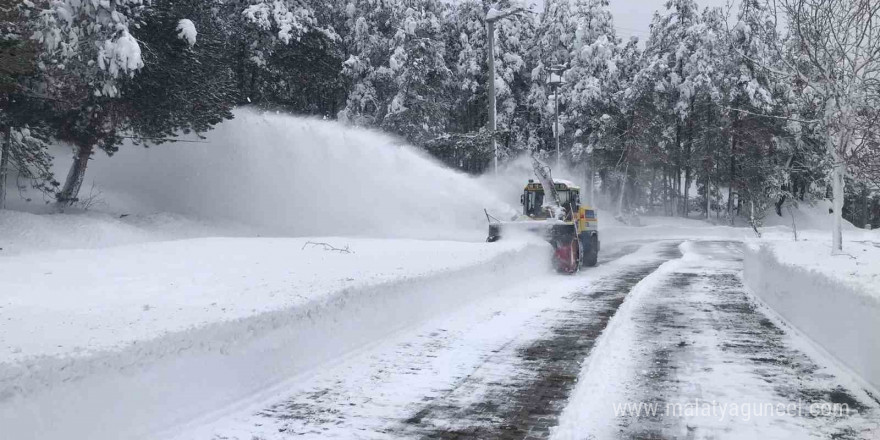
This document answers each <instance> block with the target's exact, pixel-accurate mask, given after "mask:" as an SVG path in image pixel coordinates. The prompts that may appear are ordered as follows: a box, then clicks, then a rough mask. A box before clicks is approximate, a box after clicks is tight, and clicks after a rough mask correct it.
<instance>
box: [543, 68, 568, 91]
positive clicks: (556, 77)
mask: <svg viewBox="0 0 880 440" xmlns="http://www.w3.org/2000/svg"><path fill="white" fill-rule="evenodd" d="M564 72H565V65H563V64H554V65H552V66H550V77H549V78H547V84H548V85H550V86H551V87H559V86H561V85H563V84H565V78H563V77H562V74H563V73H564Z"/></svg>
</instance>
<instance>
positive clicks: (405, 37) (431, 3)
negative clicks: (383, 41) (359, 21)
mask: <svg viewBox="0 0 880 440" xmlns="http://www.w3.org/2000/svg"><path fill="white" fill-rule="evenodd" d="M399 6H400V8H399V10H398V11H397V12H398V14H397V17H396V18H395V21H396V22H397V23H399V26H400V27H399V28H398V29H397V32H396V33H395V35H394V38H393V40H392V44H393V50H392V53H391V58H390V59H389V60H388V67H389V69H390V73H391V75H392V77H393V78H394V88H395V92H396V93H395V94H394V97H393V98H392V99H391V102H390V103H389V105H388V110H387V113H386V114H385V116H384V117H383V119H382V123H381V126H382V128H384V129H386V130H388V131H391V132H394V133H398V134H401V135H403V136H406V138H407V139H409V140H411V141H413V142H415V143H417V144H420V143H422V142H425V141H427V140H429V139H431V138H434V137H437V136H440V135H441V134H443V133H444V132H445V131H446V127H447V122H446V118H447V114H446V110H447V108H448V100H449V96H450V93H449V88H450V87H451V82H450V81H451V71H450V69H449V68H448V67H447V66H446V60H445V58H444V57H445V54H446V46H445V41H444V38H443V36H442V34H441V31H442V27H441V20H442V19H443V15H444V8H445V4H444V3H441V2H439V1H437V0H403V1H402V2H401V3H400V4H399Z"/></svg>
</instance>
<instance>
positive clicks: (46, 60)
mask: <svg viewBox="0 0 880 440" xmlns="http://www.w3.org/2000/svg"><path fill="white" fill-rule="evenodd" d="M25 4H26V5H27V6H28V10H27V12H26V13H27V19H28V23H29V25H31V27H32V38H33V39H34V40H35V41H37V42H38V43H39V47H40V50H39V52H38V55H37V57H38V66H40V69H41V71H42V72H41V74H42V76H41V80H42V85H41V87H40V92H41V94H42V95H44V96H45V98H46V99H49V100H52V101H53V102H54V103H55V104H56V111H57V112H58V114H59V115H60V116H59V118H58V121H57V123H56V124H55V127H56V129H55V130H54V131H55V133H54V136H55V137H57V138H59V139H61V140H64V141H68V142H70V143H71V144H73V145H74V146H75V149H76V151H75V153H74V161H73V164H72V166H71V168H70V172H69V173H68V175H67V179H66V180H65V183H64V186H63V188H62V189H61V192H60V193H59V194H58V199H59V201H61V202H63V203H69V202H72V201H75V200H76V197H77V194H78V193H79V189H80V186H81V185H82V181H83V177H84V175H85V171H86V167H87V166H88V161H89V159H90V158H91V156H92V153H93V152H94V149H95V148H96V147H99V148H102V149H105V150H107V151H112V150H113V149H114V148H115V146H116V145H117V144H118V143H119V142H120V140H121V138H120V135H119V132H118V131H119V128H120V127H119V126H118V124H117V121H119V118H118V117H116V114H115V110H116V109H115V104H114V101H115V99H116V98H118V97H119V81H120V80H121V79H122V78H124V77H132V76H134V75H135V74H136V72H137V71H138V70H139V69H141V68H142V67H143V65H144V63H143V58H142V52H141V47H140V44H139V43H138V41H137V40H136V39H135V38H134V37H133V36H132V35H131V33H130V28H131V27H132V26H136V25H137V24H138V23H139V21H140V18H141V16H142V14H143V12H144V11H145V8H146V5H145V3H144V2H143V0H115V1H112V2H107V1H103V2H91V1H80V0H58V1H53V2H51V3H48V4H47V3H37V4H35V3H31V2H25Z"/></svg>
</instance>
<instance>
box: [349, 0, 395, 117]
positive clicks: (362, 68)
mask: <svg viewBox="0 0 880 440" xmlns="http://www.w3.org/2000/svg"><path fill="white" fill-rule="evenodd" d="M398 8H399V6H398V1H397V0H349V2H348V4H347V5H346V10H345V14H346V20H345V28H346V35H345V45H346V51H347V53H348V55H347V58H346V60H345V62H344V63H343V75H345V77H346V78H347V79H348V81H349V82H350V83H351V86H350V88H349V92H348V98H347V102H346V105H345V108H343V109H342V111H340V112H339V115H338V117H339V119H340V120H341V121H343V122H347V123H350V124H354V125H366V126H371V125H376V124H379V123H381V121H382V118H383V117H384V116H385V113H386V111H387V103H388V101H389V99H390V98H389V97H391V96H394V89H393V87H394V84H393V82H394V81H393V77H392V75H391V69H390V67H389V66H388V62H389V59H390V58H391V49H392V45H393V43H392V41H393V38H394V36H395V34H397V25H398V23H395V22H394V18H395V11H396V10H398Z"/></svg>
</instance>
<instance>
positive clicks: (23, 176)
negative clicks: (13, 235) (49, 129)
mask: <svg viewBox="0 0 880 440" xmlns="http://www.w3.org/2000/svg"><path fill="white" fill-rule="evenodd" d="M22 12H23V11H22V10H21V8H19V7H18V5H17V4H12V3H3V4H2V5H0V209H3V207H4V204H5V200H6V193H7V186H8V185H9V184H10V183H12V180H11V178H10V174H13V175H14V176H15V177H16V181H15V183H16V184H17V185H20V184H24V183H29V184H31V185H32V186H35V187H37V188H39V189H42V190H44V191H46V192H52V191H54V190H55V186H57V182H55V180H54V178H53V176H52V172H51V162H52V157H51V156H50V155H49V154H48V152H47V149H46V147H47V145H46V141H47V139H46V136H45V128H46V124H45V119H46V117H47V116H49V111H48V109H47V106H46V102H45V101H44V100H42V99H39V98H35V97H33V96H31V93H32V88H33V87H34V86H35V85H36V84H38V80H39V78H38V77H37V74H38V69H37V59H36V55H37V53H36V50H35V47H34V46H35V43H34V42H33V41H31V40H29V39H28V34H27V32H28V29H27V27H26V26H25V24H26V21H25V20H24V17H23V16H22Z"/></svg>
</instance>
